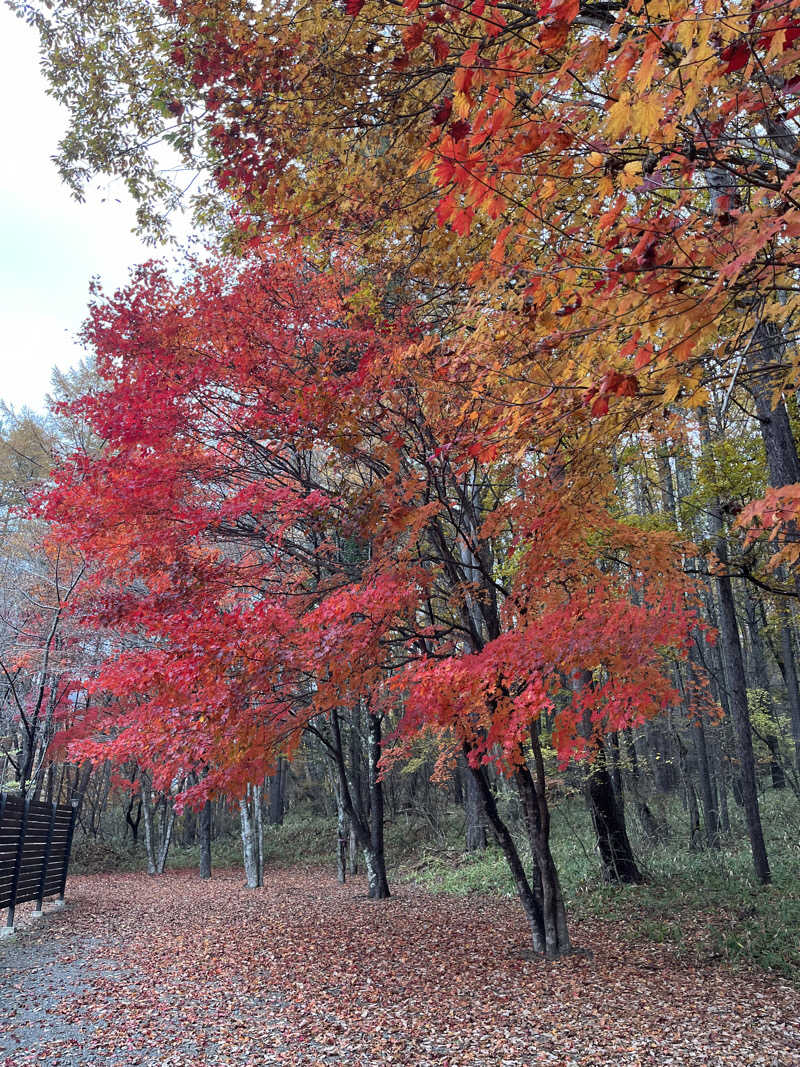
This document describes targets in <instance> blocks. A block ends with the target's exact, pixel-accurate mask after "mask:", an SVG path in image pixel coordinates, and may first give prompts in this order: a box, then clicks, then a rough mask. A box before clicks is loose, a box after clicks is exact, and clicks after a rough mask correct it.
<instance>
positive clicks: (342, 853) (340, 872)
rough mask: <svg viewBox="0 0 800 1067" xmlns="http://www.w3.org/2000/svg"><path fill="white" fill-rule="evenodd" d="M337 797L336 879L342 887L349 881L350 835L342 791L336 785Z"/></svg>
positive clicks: (335, 792)
mask: <svg viewBox="0 0 800 1067" xmlns="http://www.w3.org/2000/svg"><path fill="white" fill-rule="evenodd" d="M333 791H334V795H335V797H336V877H337V879H338V881H339V883H340V884H341V885H344V884H345V882H346V881H347V844H348V837H349V833H350V828H349V826H348V819H347V812H346V811H345V810H344V804H343V803H342V795H341V790H340V789H337V788H336V784H335V783H334V790H333Z"/></svg>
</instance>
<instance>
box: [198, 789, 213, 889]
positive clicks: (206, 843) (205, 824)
mask: <svg viewBox="0 0 800 1067" xmlns="http://www.w3.org/2000/svg"><path fill="white" fill-rule="evenodd" d="M198 823H199V825H198V830H199V835H200V877H201V878H210V877H211V801H210V800H207V801H206V802H205V804H204V805H203V807H202V808H201V809H200V818H199V820H198Z"/></svg>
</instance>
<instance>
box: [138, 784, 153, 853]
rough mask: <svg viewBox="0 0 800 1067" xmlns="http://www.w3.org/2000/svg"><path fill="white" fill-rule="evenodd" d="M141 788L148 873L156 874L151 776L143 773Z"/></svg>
mask: <svg viewBox="0 0 800 1067" xmlns="http://www.w3.org/2000/svg"><path fill="white" fill-rule="evenodd" d="M139 786H140V789H141V796H142V819H143V820H144V847H145V851H146V852H147V873H148V874H155V873H156V852H155V849H154V847H153V808H152V803H153V801H152V790H153V787H152V785H151V783H150V776H149V775H148V774H145V772H144V771H142V772H141V774H140V776H139Z"/></svg>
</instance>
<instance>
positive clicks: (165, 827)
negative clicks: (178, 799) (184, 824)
mask: <svg viewBox="0 0 800 1067" xmlns="http://www.w3.org/2000/svg"><path fill="white" fill-rule="evenodd" d="M174 827H175V808H174V806H173V804H172V798H170V799H167V797H164V798H163V806H162V809H161V834H160V839H159V842H158V858H157V859H156V874H163V873H164V868H165V867H166V865H167V855H168V853H169V846H170V843H171V842H172V831H173V829H174Z"/></svg>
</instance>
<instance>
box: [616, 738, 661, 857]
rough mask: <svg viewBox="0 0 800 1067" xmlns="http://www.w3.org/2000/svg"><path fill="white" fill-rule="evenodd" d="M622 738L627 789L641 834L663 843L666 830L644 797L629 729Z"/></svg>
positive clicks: (634, 747) (637, 758)
mask: <svg viewBox="0 0 800 1067" xmlns="http://www.w3.org/2000/svg"><path fill="white" fill-rule="evenodd" d="M622 736H623V740H624V742H625V748H626V751H627V754H628V763H629V764H630V773H629V777H628V788H629V791H630V794H631V796H632V797H633V806H634V809H635V811H636V815H637V817H638V819H639V823H640V824H641V827H642V833H643V834H644V836H645V837H646V838H647V839H648V840H649V841H652V842H654V843H655V842H659V841H665V840H666V839H667V837H668V833H667V828H666V826H664V825H662V823H661V822H660V821H659V820H658V819H657V818H656V816H655V815H654V813H653V810H652V808H651V807H650V805H649V804H648V803H647V800H646V799H645V796H644V791H643V789H642V781H641V775H640V773H639V757H638V755H637V753H636V745H635V744H634V741H633V737H632V735H631V731H630V729H626V730H623V731H622Z"/></svg>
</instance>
